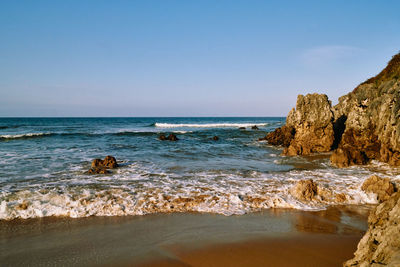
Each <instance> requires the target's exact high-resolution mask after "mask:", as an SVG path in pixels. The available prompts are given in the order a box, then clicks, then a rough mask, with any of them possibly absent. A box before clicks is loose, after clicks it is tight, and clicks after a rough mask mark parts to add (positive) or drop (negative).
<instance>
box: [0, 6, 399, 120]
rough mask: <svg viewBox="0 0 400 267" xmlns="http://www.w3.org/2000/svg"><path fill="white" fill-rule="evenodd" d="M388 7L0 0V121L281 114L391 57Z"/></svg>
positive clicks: (392, 14)
mask: <svg viewBox="0 0 400 267" xmlns="http://www.w3.org/2000/svg"><path fill="white" fill-rule="evenodd" d="M399 10H400V1H397V0H396V1H390V0H387V1H378V0H376V1H368V0H363V1H357V0H352V1H349V0H346V1H321V0H318V1H256V0H254V1H253V0H252V1H249V0H246V1H240V0H237V1H235V0H230V1H222V0H221V1H215V0H213V1H206V0H204V1H187V0H185V1H184V0H181V1H173V0H160V1H151V0H146V1H133V0H132V1H118V0H115V1H101V0H96V1H89V0H87V1H73V0H71V1H53V0H52V1H41V0H36V1H22V0H21V1H12V0H10V1H7V0H4V1H0V117H7V116H17V117H19V116H27V117H35V116H44V117H53V116H78V117H88V116H111V117H112V116H130V117H136V116H167V117H168V116H286V115H287V113H288V112H289V110H290V109H291V108H292V107H294V106H295V103H296V98H297V95H298V94H307V93H314V92H318V93H325V94H327V95H328V97H329V99H331V100H332V102H333V104H335V103H337V99H338V97H340V96H341V95H344V94H346V93H348V92H350V91H351V90H353V88H355V87H356V86H357V85H358V84H359V83H361V82H363V81H365V80H366V79H368V78H369V77H371V76H374V75H376V74H377V73H379V71H380V70H382V69H383V68H384V67H385V65H386V64H387V62H388V61H389V60H390V58H391V57H392V56H393V55H394V54H396V53H398V52H399V51H400V15H399Z"/></svg>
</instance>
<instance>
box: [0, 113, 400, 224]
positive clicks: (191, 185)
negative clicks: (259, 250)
mask: <svg viewBox="0 0 400 267" xmlns="http://www.w3.org/2000/svg"><path fill="white" fill-rule="evenodd" d="M31 120H32V121H31V124H32V126H23V127H22V126H21V127H14V128H11V127H8V126H13V124H12V123H10V122H9V121H6V123H5V122H4V121H1V120H0V126H3V129H2V128H1V127H0V129H2V130H1V131H2V132H1V131H0V133H1V134H2V135H14V136H16V135H20V133H18V132H13V133H10V132H8V133H4V132H6V131H10V129H12V130H14V131H15V129H18V130H20V131H27V130H29V129H26V128H30V130H32V129H35V130H37V131H42V132H52V133H57V134H52V135H43V136H41V137H40V138H32V139H29V138H28V139H24V138H15V139H11V140H10V139H8V140H6V141H3V142H1V141H0V189H1V190H0V219H7V220H10V219H14V218H35V217H44V216H68V217H87V216H123V215H144V214H149V213H157V212H188V211H196V212H210V213H218V214H224V215H232V214H244V213H249V212H254V211H259V210H262V209H267V208H294V209H303V210H319V209H324V208H326V207H327V206H329V205H335V204H373V203H376V196H374V195H373V194H365V193H364V192H363V191H362V190H361V189H360V187H361V184H362V182H363V181H364V180H365V179H366V178H368V177H369V176H370V175H372V174H379V175H380V176H382V177H389V178H391V179H392V180H393V181H395V182H399V181H400V175H399V174H400V170H398V169H394V168H391V167H389V166H387V165H385V164H380V163H378V162H374V163H373V164H371V165H369V166H365V167H351V168H344V169H337V168H333V167H332V166H330V164H329V160H328V158H326V157H325V158H324V157H322V158H318V159H314V160H312V159H306V158H302V157H282V156H280V153H281V149H279V148H275V147H271V146H268V145H267V144H266V143H263V142H258V141H256V140H258V138H259V137H262V136H264V135H265V134H266V133H267V132H268V131H270V130H272V129H273V128H274V127H277V126H279V125H282V123H283V120H282V119H274V118H253V119H243V118H233V119H232V118H230V119H225V120H224V121H222V122H219V121H221V120H222V119H220V118H214V119H210V118H208V119H201V118H198V119H193V118H187V119H182V118H181V119H163V120H169V121H168V122H162V123H165V124H169V125H176V127H173V128H171V129H170V131H171V132H176V134H177V135H178V138H179V139H180V140H179V141H178V142H169V141H164V142H163V141H160V140H158V138H157V137H158V131H157V128H158V127H157V123H158V122H157V121H158V120H159V119H150V118H149V119H65V120H64V121H62V120H61V122H59V121H52V120H50V121H46V120H45V121H39V122H38V121H35V119H31ZM193 120H195V122H196V123H194V122H193ZM229 120H231V121H229ZM232 120H233V121H232ZM18 123H20V124H22V123H25V125H26V124H27V122H26V121H23V122H21V121H17V122H14V124H17V125H18ZM28 123H29V120H28ZM35 124H38V125H35ZM60 124H61V125H60ZM201 124H202V125H205V124H208V125H211V124H214V125H222V124H223V125H227V124H231V125H233V124H234V125H235V127H237V125H239V124H241V125H243V124H246V125H251V126H253V125H260V126H259V128H260V130H251V129H250V128H248V129H246V130H245V131H243V130H239V129H237V128H234V129H233V128H228V129H227V128H226V127H225V126H220V127H219V128H218V127H216V126H215V127H216V128H212V127H210V128H212V129H199V127H197V126H185V130H181V129H180V128H182V127H183V126H182V125H201ZM151 125H152V126H151ZM178 125H179V126H178ZM261 125H264V126H261ZM5 126H7V127H8V128H5ZM247 127H250V126H247ZM206 128H207V127H206ZM146 129H147V130H146ZM101 132H103V134H101ZM93 133H95V134H93ZM121 133H122V134H121ZM214 135H218V136H219V137H220V140H219V141H217V142H216V141H213V140H211V137H212V136H214ZM108 154H111V155H114V156H115V157H116V158H117V160H119V163H120V165H121V167H120V168H118V169H115V170H113V173H111V174H107V175H94V176H91V175H87V174H85V171H86V170H87V169H88V168H89V167H90V161H91V160H92V159H93V158H98V157H104V156H106V155H108ZM301 179H313V180H314V181H315V182H316V183H317V184H318V187H319V192H321V194H320V195H319V196H317V197H316V199H315V200H313V201H307V202H302V201H299V200H297V199H295V198H294V197H293V196H292V195H291V194H290V190H291V188H292V187H293V186H294V185H295V184H296V182H297V181H299V180H301ZM338 195H341V198H338V197H337V196H338ZM343 195H344V196H345V199H344V200H343Z"/></svg>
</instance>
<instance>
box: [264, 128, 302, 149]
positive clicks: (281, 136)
mask: <svg viewBox="0 0 400 267" xmlns="http://www.w3.org/2000/svg"><path fill="white" fill-rule="evenodd" d="M295 133H296V130H295V129H294V128H293V127H288V126H286V125H284V126H282V127H279V128H277V129H275V131H273V132H270V133H268V134H267V135H266V136H265V137H264V138H260V139H259V140H260V141H263V140H266V141H268V143H269V144H271V145H275V146H284V147H288V146H289V145H290V142H291V141H292V140H293V137H294V134H295Z"/></svg>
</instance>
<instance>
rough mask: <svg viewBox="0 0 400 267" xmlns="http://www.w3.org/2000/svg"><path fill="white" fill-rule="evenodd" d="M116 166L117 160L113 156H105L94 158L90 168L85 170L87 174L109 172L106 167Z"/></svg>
mask: <svg viewBox="0 0 400 267" xmlns="http://www.w3.org/2000/svg"><path fill="white" fill-rule="evenodd" d="M117 167H118V163H117V160H116V159H115V158H114V157H113V156H106V157H105V158H104V160H101V159H94V160H93V161H92V166H91V168H90V169H89V170H88V171H87V173H88V174H106V173H109V171H108V170H107V169H114V168H117Z"/></svg>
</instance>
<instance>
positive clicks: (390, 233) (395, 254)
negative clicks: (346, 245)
mask: <svg viewBox="0 0 400 267" xmlns="http://www.w3.org/2000/svg"><path fill="white" fill-rule="evenodd" d="M382 265H387V266H400V192H397V193H394V194H393V195H392V196H391V197H390V198H388V199H387V200H386V201H384V202H383V203H381V204H380V205H378V206H377V207H376V208H375V209H374V210H373V211H371V213H370V215H369V217H368V231H367V232H366V233H365V235H364V237H363V238H362V239H361V241H360V242H359V243H358V246H357V251H356V252H355V253H354V258H353V259H351V260H349V261H347V262H345V263H344V266H345V267H349V266H362V267H366V266H373V267H378V266H382Z"/></svg>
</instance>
